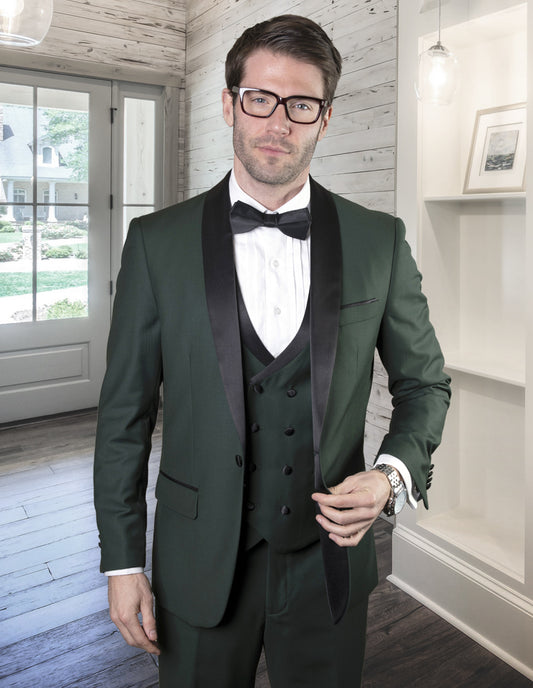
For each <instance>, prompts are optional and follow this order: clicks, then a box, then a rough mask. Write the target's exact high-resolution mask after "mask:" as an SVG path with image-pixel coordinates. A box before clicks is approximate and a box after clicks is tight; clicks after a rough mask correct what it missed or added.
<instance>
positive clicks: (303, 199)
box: [229, 170, 311, 213]
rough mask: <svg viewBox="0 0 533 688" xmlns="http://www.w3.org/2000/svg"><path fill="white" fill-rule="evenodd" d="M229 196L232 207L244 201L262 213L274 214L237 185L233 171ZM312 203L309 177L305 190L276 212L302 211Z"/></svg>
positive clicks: (304, 186)
mask: <svg viewBox="0 0 533 688" xmlns="http://www.w3.org/2000/svg"><path fill="white" fill-rule="evenodd" d="M229 196H230V201H231V205H233V204H234V203H236V202H237V201H242V202H243V203H248V205H251V206H252V207H253V208H257V210H260V211H261V212H262V213H271V212H273V211H271V210H268V209H267V208H265V206H264V205H261V203H259V202H258V201H256V200H255V199H254V198H252V197H251V196H249V195H248V194H247V193H246V192H245V191H243V190H242V189H241V187H240V186H239V184H238V183H237V180H236V179H235V172H234V171H233V170H232V171H231V176H230V179H229ZM310 201H311V184H310V183H309V177H307V179H306V182H305V184H304V185H303V188H302V189H301V190H300V191H299V192H298V193H297V194H296V196H294V197H293V198H291V200H290V201H287V203H285V204H284V205H282V206H281V207H280V208H278V209H277V210H276V211H275V212H277V213H285V212H288V211H289V210H300V208H308V207H309V203H310Z"/></svg>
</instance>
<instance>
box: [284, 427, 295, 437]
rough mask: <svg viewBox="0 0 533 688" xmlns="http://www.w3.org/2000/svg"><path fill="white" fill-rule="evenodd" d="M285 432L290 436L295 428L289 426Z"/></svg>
mask: <svg viewBox="0 0 533 688" xmlns="http://www.w3.org/2000/svg"><path fill="white" fill-rule="evenodd" d="M285 434H286V435H287V436H288V437H290V436H291V435H294V428H287V429H286V430H285Z"/></svg>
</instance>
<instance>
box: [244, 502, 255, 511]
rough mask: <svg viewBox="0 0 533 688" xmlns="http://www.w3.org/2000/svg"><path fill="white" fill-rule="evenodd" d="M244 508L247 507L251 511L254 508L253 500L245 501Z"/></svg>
mask: <svg viewBox="0 0 533 688" xmlns="http://www.w3.org/2000/svg"><path fill="white" fill-rule="evenodd" d="M246 508H247V509H248V511H253V510H254V509H255V504H254V503H253V502H247V503H246Z"/></svg>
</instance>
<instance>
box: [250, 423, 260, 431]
mask: <svg viewBox="0 0 533 688" xmlns="http://www.w3.org/2000/svg"><path fill="white" fill-rule="evenodd" d="M250 430H251V431H252V432H259V424H258V423H252V424H251V425H250Z"/></svg>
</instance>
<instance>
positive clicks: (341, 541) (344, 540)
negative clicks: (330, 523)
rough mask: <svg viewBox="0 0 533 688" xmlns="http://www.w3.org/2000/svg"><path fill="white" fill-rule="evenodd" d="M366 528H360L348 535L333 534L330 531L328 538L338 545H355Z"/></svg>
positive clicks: (361, 537)
mask: <svg viewBox="0 0 533 688" xmlns="http://www.w3.org/2000/svg"><path fill="white" fill-rule="evenodd" d="M365 533H366V530H364V529H363V530H360V531H358V532H357V533H354V534H353V535H350V536H349V537H341V536H340V535H335V533H330V534H329V538H330V540H333V542H334V543H335V544H336V545H338V546H339V547H355V546H356V545H358V544H359V543H360V542H361V540H362V539H363V536H364V534H365Z"/></svg>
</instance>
